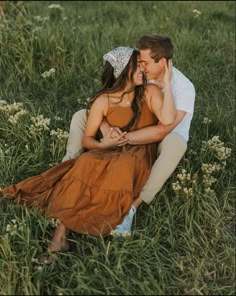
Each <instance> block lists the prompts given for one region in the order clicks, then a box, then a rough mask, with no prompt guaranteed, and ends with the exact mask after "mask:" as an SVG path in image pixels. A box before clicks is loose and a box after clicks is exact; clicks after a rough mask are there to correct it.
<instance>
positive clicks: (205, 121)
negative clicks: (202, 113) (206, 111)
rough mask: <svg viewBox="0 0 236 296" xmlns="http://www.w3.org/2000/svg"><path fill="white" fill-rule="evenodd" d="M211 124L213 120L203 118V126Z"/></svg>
mask: <svg viewBox="0 0 236 296" xmlns="http://www.w3.org/2000/svg"><path fill="white" fill-rule="evenodd" d="M211 122H212V120H211V119H209V118H207V117H203V121H202V123H203V124H209V123H211Z"/></svg>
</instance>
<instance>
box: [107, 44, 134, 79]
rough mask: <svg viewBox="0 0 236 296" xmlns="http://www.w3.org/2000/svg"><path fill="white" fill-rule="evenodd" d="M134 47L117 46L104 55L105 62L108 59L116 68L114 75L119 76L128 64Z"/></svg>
mask: <svg viewBox="0 0 236 296" xmlns="http://www.w3.org/2000/svg"><path fill="white" fill-rule="evenodd" d="M133 51H134V49H133V48H130V47H123V46H121V47H117V48H114V49H113V50H112V51H110V52H108V53H106V54H105V55H104V56H103V61H104V63H105V62H106V61H108V62H109V63H110V64H111V65H112V67H113V68H114V76H115V78H118V77H119V76H120V74H121V72H122V71H123V70H124V68H125V67H126V66H127V64H128V62H129V60H130V57H131V55H132V53H133Z"/></svg>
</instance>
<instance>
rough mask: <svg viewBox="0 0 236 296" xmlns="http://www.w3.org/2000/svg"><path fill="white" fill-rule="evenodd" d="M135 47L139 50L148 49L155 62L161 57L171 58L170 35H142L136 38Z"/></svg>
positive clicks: (172, 49) (172, 48) (171, 45)
mask: <svg viewBox="0 0 236 296" xmlns="http://www.w3.org/2000/svg"><path fill="white" fill-rule="evenodd" d="M137 47H138V49H139V50H142V49H150V50H151V57H152V58H153V59H154V60H155V62H156V63H157V62H158V61H159V60H160V59H161V58H166V59H167V60H168V59H171V58H172V56H173V51H174V47H173V44H172V42H171V39H170V37H168V36H161V35H144V36H142V37H141V38H140V39H139V40H138V44H137Z"/></svg>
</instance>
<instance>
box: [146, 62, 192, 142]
mask: <svg viewBox="0 0 236 296" xmlns="http://www.w3.org/2000/svg"><path fill="white" fill-rule="evenodd" d="M152 82H153V80H150V81H148V83H152ZM171 87H172V95H173V98H174V102H175V106H176V109H177V110H181V111H185V112H186V114H185V116H184V118H183V119H182V120H181V121H180V123H179V124H178V125H177V126H176V127H175V128H174V129H173V130H172V131H171V133H177V134H179V135H180V136H182V137H183V138H184V139H185V141H186V142H188V139H189V129H190V125H191V120H192V117H193V110H194V103H195V88H194V85H193V84H192V82H191V81H190V80H189V79H188V78H187V77H186V76H184V74H183V73H181V72H180V71H179V70H178V69H176V68H175V67H173V68H172V79H171Z"/></svg>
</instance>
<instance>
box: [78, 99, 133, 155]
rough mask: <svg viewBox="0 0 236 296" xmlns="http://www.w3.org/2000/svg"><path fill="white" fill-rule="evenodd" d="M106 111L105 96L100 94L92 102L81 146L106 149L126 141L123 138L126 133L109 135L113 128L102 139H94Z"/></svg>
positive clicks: (123, 143) (90, 148) (89, 148)
mask: <svg viewBox="0 0 236 296" xmlns="http://www.w3.org/2000/svg"><path fill="white" fill-rule="evenodd" d="M106 113H107V98H106V97H105V96H100V97H98V98H97V99H96V101H95V102H94V103H93V104H92V106H91V109H90V112H89V116H88V120H87V124H86V128H85V131H84V135H83V146H84V147H85V148H87V149H88V150H94V149H106V148H111V147H119V146H123V145H125V144H126V143H127V142H128V139H125V138H124V135H125V134H126V133H122V134H121V135H119V136H117V137H111V135H112V132H113V130H112V129H111V130H110V132H109V133H108V134H107V135H106V137H104V138H103V139H102V141H101V142H99V141H97V140H96V139H95V137H96V134H97V131H98V129H99V127H100V125H101V123H102V121H103V118H104V116H106Z"/></svg>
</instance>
